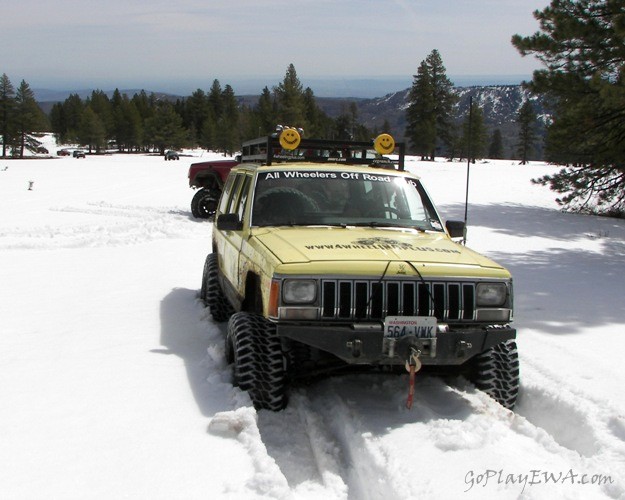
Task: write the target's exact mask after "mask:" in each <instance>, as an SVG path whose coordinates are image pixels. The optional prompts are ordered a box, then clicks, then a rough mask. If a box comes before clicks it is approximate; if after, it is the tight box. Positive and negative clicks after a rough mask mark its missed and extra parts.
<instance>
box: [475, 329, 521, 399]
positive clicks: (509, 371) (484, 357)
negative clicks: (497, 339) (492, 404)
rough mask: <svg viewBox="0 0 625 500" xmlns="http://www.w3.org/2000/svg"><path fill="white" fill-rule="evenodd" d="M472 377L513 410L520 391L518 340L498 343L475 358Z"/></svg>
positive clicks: (488, 392)
mask: <svg viewBox="0 0 625 500" xmlns="http://www.w3.org/2000/svg"><path fill="white" fill-rule="evenodd" d="M472 368H473V369H472V371H471V375H470V379H471V381H472V382H473V383H474V384H475V386H476V387H477V388H478V389H480V390H482V391H484V392H485V393H486V394H488V395H489V396H490V397H492V398H493V399H495V400H496V401H497V402H499V403H500V404H501V405H502V406H504V407H506V408H508V409H509V410H512V409H513V408H514V405H515V403H516V399H517V395H518V393H519V356H518V351H517V346H516V342H515V341H514V340H508V341H506V342H502V343H501V344H497V345H495V346H493V347H491V348H490V349H488V350H486V351H484V352H483V353H481V354H479V355H478V356H476V357H475V358H474V360H473V367H472Z"/></svg>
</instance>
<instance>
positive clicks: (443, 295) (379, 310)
mask: <svg viewBox="0 0 625 500" xmlns="http://www.w3.org/2000/svg"><path fill="white" fill-rule="evenodd" d="M386 316H436V318H437V319H438V320H439V321H472V320H474V319H475V283H462V282H460V283H458V282H446V281H409V280H401V281H400V280H398V281H386V280H384V281H379V280H343V279H331V280H323V281H322V283H321V318H322V319H326V320H327V319H332V320H337V319H338V320H383V319H384V318H385V317H386Z"/></svg>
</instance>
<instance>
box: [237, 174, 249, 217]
mask: <svg viewBox="0 0 625 500" xmlns="http://www.w3.org/2000/svg"><path fill="white" fill-rule="evenodd" d="M241 177H243V183H242V185H241V190H240V191H241V196H239V203H238V205H237V207H236V213H237V214H238V215H239V220H243V215H244V214H245V207H246V206H247V199H248V197H249V194H250V184H251V183H252V176H250V175H245V176H243V175H242V176H241Z"/></svg>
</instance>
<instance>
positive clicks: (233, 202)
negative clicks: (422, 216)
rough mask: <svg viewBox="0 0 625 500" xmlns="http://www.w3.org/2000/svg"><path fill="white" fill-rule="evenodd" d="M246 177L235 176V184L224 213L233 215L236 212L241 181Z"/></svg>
mask: <svg viewBox="0 0 625 500" xmlns="http://www.w3.org/2000/svg"><path fill="white" fill-rule="evenodd" d="M243 177H244V175H242V174H236V175H235V176H234V182H233V183H232V190H231V191H230V193H229V195H228V202H227V204H226V207H225V210H224V213H227V214H231V213H233V212H234V211H235V208H236V202H237V198H238V196H239V188H240V187H241V181H242V180H243Z"/></svg>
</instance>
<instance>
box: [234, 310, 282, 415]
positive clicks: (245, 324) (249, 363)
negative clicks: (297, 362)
mask: <svg viewBox="0 0 625 500" xmlns="http://www.w3.org/2000/svg"><path fill="white" fill-rule="evenodd" d="M228 352H231V353H232V354H233V358H234V382H235V384H237V385H238V386H239V387H240V388H241V389H242V390H245V391H247V392H248V394H249V395H250V398H251V399H252V402H253V403H254V407H255V408H257V409H266V410H271V411H279V410H282V409H283V408H284V407H285V405H286V375H285V369H284V356H283V353H282V346H281V343H280V338H279V337H278V334H277V333H276V328H275V326H274V325H273V324H272V323H271V322H269V321H267V320H266V319H264V318H263V317H262V316H258V315H256V314H251V313H247V312H238V313H235V314H233V315H232V317H231V318H230V321H229V322H228V332H227V337H226V353H228Z"/></svg>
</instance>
